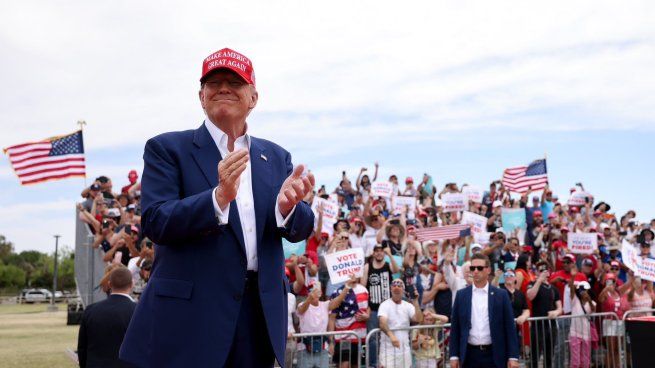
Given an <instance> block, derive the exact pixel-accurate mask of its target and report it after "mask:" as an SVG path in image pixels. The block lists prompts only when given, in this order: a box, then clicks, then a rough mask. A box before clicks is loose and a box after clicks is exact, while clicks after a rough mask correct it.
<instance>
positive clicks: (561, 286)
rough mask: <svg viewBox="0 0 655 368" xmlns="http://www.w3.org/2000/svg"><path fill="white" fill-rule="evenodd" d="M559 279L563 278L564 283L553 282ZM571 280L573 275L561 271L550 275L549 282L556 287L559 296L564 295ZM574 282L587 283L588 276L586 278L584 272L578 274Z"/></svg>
mask: <svg viewBox="0 0 655 368" xmlns="http://www.w3.org/2000/svg"><path fill="white" fill-rule="evenodd" d="M557 277H561V278H563V279H564V281H558V282H553V279H555V278H557ZM570 279H571V273H569V272H566V271H564V270H559V271H555V273H553V274H552V275H550V279H549V280H548V281H550V283H551V284H553V285H555V287H556V288H557V290H558V291H559V295H564V287H565V286H566V284H567V283H568V282H569V280H570ZM573 281H587V276H585V274H584V273H582V272H578V273H576V274H575V278H574V279H573Z"/></svg>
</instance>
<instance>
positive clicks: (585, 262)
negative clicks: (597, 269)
mask: <svg viewBox="0 0 655 368" xmlns="http://www.w3.org/2000/svg"><path fill="white" fill-rule="evenodd" d="M582 265H583V266H593V265H594V261H592V260H591V259H589V258H585V259H583V260H582Z"/></svg>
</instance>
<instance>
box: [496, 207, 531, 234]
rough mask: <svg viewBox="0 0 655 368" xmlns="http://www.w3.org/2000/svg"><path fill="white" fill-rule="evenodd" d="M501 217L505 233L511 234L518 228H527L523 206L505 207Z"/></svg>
mask: <svg viewBox="0 0 655 368" xmlns="http://www.w3.org/2000/svg"><path fill="white" fill-rule="evenodd" d="M500 217H501V219H502V221H503V231H504V232H505V234H511V233H512V231H514V229H516V228H520V229H525V227H526V223H525V209H523V208H503V209H502V212H501V214H500Z"/></svg>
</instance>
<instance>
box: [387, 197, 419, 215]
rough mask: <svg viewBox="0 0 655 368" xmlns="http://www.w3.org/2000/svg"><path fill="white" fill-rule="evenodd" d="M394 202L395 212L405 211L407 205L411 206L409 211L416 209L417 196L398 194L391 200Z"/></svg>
mask: <svg viewBox="0 0 655 368" xmlns="http://www.w3.org/2000/svg"><path fill="white" fill-rule="evenodd" d="M391 201H392V202H393V211H394V213H403V212H404V211H405V207H406V206H407V207H409V210H408V213H412V212H414V211H416V198H415V197H408V196H396V197H393V199H392V200H391Z"/></svg>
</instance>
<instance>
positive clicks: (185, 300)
mask: <svg viewBox="0 0 655 368" xmlns="http://www.w3.org/2000/svg"><path fill="white" fill-rule="evenodd" d="M198 97H199V100H200V105H201V106H202V109H203V111H204V114H205V115H206V118H205V120H204V122H203V123H202V124H201V125H200V127H199V128H197V129H195V130H187V131H181V132H170V133H165V134H161V135H159V136H156V137H154V138H152V139H150V140H148V142H147V143H146V146H145V153H144V155H143V158H144V170H143V174H142V176H143V177H142V193H141V205H142V226H143V232H144V233H145V235H146V236H147V237H148V238H150V239H151V240H152V241H153V242H154V243H155V244H156V254H157V256H156V258H155V262H154V265H153V268H152V275H151V279H150V281H149V284H148V287H147V288H146V290H145V291H144V293H143V295H142V297H141V300H140V302H139V305H138V307H137V309H136V311H135V313H134V318H133V319H132V321H131V323H130V327H129V329H128V331H127V333H126V335H125V339H124V342H123V345H122V348H121V359H123V360H125V361H127V362H129V363H131V364H135V365H137V366H140V367H163V366H166V367H209V366H212V367H215V366H219V367H272V366H273V362H274V360H275V359H276V358H277V361H278V362H280V363H281V365H284V352H285V343H286V339H287V309H288V306H287V293H288V289H289V285H288V282H287V281H286V279H285V277H284V254H283V250H282V237H284V238H286V239H287V240H288V241H290V242H299V241H301V240H305V239H307V238H308V237H309V235H310V234H311V232H312V229H313V224H314V215H313V213H312V210H311V208H310V206H309V205H308V204H307V203H305V202H303V201H302V200H303V198H305V196H306V195H307V194H308V193H310V192H312V190H313V187H314V176H313V175H312V174H311V173H308V174H304V172H305V167H304V165H298V166H296V167H295V169H294V166H293V164H292V162H291V155H290V154H289V152H287V151H286V150H284V149H283V148H282V147H280V146H278V145H276V144H274V143H272V142H270V141H267V140H263V139H259V138H255V137H253V136H251V135H250V134H249V132H248V126H249V124H248V122H246V119H247V118H248V116H249V114H250V113H251V112H252V110H253V109H254V108H255V107H256V106H257V102H258V100H259V94H258V93H257V89H256V87H255V72H254V69H253V64H252V62H251V61H250V59H249V58H247V57H246V56H244V55H242V54H240V53H238V52H236V51H234V50H231V49H228V48H224V49H222V50H219V51H217V52H215V53H213V54H211V55H209V56H208V57H207V58H205V59H204V61H203V63H202V74H201V76H200V91H199V92H198ZM219 284H220V287H218V286H217V285H219Z"/></svg>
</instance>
